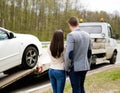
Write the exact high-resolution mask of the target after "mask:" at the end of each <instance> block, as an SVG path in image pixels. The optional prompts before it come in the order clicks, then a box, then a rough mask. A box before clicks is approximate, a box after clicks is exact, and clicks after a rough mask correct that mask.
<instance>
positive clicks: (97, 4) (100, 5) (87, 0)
mask: <svg viewBox="0 0 120 93" xmlns="http://www.w3.org/2000/svg"><path fill="white" fill-rule="evenodd" d="M80 2H81V3H82V5H83V6H84V7H85V9H87V10H92V11H101V10H103V11H106V12H108V13H114V12H115V11H118V12H119V13H120V0H80Z"/></svg>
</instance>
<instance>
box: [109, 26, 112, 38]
mask: <svg viewBox="0 0 120 93" xmlns="http://www.w3.org/2000/svg"><path fill="white" fill-rule="evenodd" d="M108 37H112V29H111V27H109V26H108Z"/></svg>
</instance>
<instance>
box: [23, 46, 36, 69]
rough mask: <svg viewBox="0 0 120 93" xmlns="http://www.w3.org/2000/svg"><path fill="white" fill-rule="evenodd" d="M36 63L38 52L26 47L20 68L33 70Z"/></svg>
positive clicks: (33, 48)
mask: <svg viewBox="0 0 120 93" xmlns="http://www.w3.org/2000/svg"><path fill="white" fill-rule="evenodd" d="M37 61H38V51H37V49H36V48H35V47H32V46H30V47H28V48H27V49H26V50H25V51H24V54H23V58H22V66H23V67H24V68H33V67H34V66H35V65H36V64H37Z"/></svg>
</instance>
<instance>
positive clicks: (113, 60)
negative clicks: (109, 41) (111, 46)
mask: <svg viewBox="0 0 120 93" xmlns="http://www.w3.org/2000/svg"><path fill="white" fill-rule="evenodd" d="M116 57H117V53H116V52H113V55H112V58H111V59H110V64H115V62H116Z"/></svg>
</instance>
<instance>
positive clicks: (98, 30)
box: [79, 25, 102, 34]
mask: <svg viewBox="0 0 120 93" xmlns="http://www.w3.org/2000/svg"><path fill="white" fill-rule="evenodd" d="M79 28H80V30H81V31H85V32H88V33H89V34H91V33H94V34H100V33H101V32H102V27H101V26H99V25H98V26H97V25H95V26H94V25H91V26H79Z"/></svg>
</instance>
